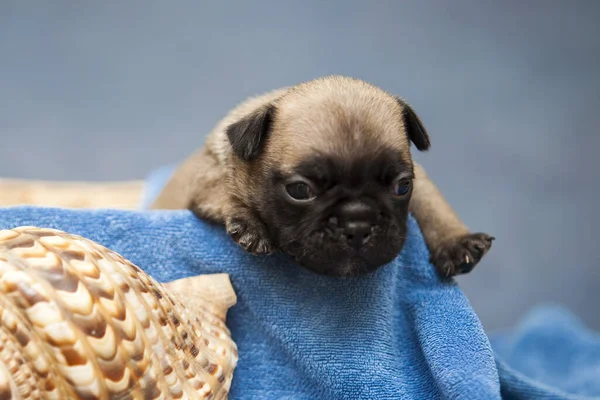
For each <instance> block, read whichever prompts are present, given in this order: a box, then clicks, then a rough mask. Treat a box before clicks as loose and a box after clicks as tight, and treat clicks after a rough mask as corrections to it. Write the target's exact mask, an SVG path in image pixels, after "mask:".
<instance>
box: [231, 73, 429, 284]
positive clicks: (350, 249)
mask: <svg viewBox="0 0 600 400" xmlns="http://www.w3.org/2000/svg"><path fill="white" fill-rule="evenodd" d="M226 132H227V136H228V139H229V142H230V144H231V146H232V150H233V153H234V155H235V157H236V158H237V159H238V161H240V162H241V163H242V165H243V166H244V167H245V171H246V174H247V176H248V177H250V179H251V182H252V185H254V188H253V190H252V193H253V194H254V195H253V199H251V203H252V204H253V208H254V211H255V212H256V213H257V215H258V216H260V218H261V219H262V221H263V222H264V223H265V225H266V226H267V228H268V230H269V233H270V235H271V239H272V240H273V241H274V242H275V243H276V245H277V247H278V248H279V249H280V250H282V251H284V252H286V253H288V254H290V255H292V256H293V257H294V258H295V259H296V261H297V262H298V263H299V264H301V265H303V266H305V267H307V268H309V269H312V270H314V271H316V272H318V273H323V274H327V275H334V276H349V275H359V274H363V273H367V272H370V271H373V270H375V269H376V268H378V267H380V266H382V265H384V264H387V263H389V262H390V261H392V260H393V259H394V258H395V257H396V256H397V255H398V253H399V252H400V251H401V249H402V247H403V245H404V241H405V237H406V219H407V216H408V204H409V200H410V197H411V193H412V179H413V163H412V157H411V152H410V143H411V142H412V143H414V145H415V146H416V147H417V149H419V150H422V151H424V150H427V149H428V148H429V145H430V144H429V136H428V134H427V132H426V130H425V128H424V127H423V124H422V123H421V122H420V120H419V118H418V117H417V115H416V114H415V113H414V111H413V110H412V109H411V108H410V106H409V105H408V104H406V103H405V102H404V101H403V100H401V99H399V98H398V97H395V96H392V95H390V94H388V93H386V92H384V91H383V90H381V89H379V88H377V87H374V86H372V85H370V84H367V83H365V82H362V81H359V80H355V79H350V78H343V77H328V78H322V79H318V80H314V81H310V82H307V83H304V84H301V85H298V86H296V87H293V88H291V89H289V90H288V91H287V92H286V93H285V94H283V95H282V96H281V97H279V98H277V99H276V100H275V101H273V102H272V103H268V104H266V105H263V106H262V107H260V108H259V109H257V110H255V111H254V112H253V113H251V114H250V115H248V116H246V117H245V118H243V119H241V120H240V121H238V122H236V123H234V124H233V125H231V126H229V128H228V129H227V130H226ZM246 182H248V180H246ZM240 190H245V189H243V188H240Z"/></svg>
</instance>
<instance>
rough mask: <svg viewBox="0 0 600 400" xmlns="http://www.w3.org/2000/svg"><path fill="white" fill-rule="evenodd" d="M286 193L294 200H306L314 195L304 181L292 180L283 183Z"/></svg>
mask: <svg viewBox="0 0 600 400" xmlns="http://www.w3.org/2000/svg"><path fill="white" fill-rule="evenodd" d="M285 190H286V192H287V194H288V195H289V196H290V197H291V198H292V199H294V200H296V201H307V200H311V199H312V198H313V197H314V194H313V191H312V189H311V188H310V186H309V185H308V184H306V183H305V182H292V183H288V184H287V185H285Z"/></svg>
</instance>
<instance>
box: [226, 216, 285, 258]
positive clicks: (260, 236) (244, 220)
mask: <svg viewBox="0 0 600 400" xmlns="http://www.w3.org/2000/svg"><path fill="white" fill-rule="evenodd" d="M225 229H226V230H227V233H228V234H229V236H231V238H232V239H233V240H234V241H235V242H236V243H237V244H239V245H240V246H242V247H243V248H244V250H246V251H247V252H248V253H250V254H256V255H259V254H270V253H272V252H273V245H272V243H271V241H270V240H269V235H268V233H267V228H266V227H265V225H264V224H263V223H262V222H261V221H259V220H258V219H257V218H256V217H252V216H245V215H244V216H241V215H235V216H232V217H229V218H227V220H226V221H225Z"/></svg>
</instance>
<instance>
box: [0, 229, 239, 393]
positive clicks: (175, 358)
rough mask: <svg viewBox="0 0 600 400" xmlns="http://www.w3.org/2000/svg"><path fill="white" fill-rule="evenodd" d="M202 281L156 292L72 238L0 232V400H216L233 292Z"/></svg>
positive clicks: (47, 232)
mask: <svg viewBox="0 0 600 400" xmlns="http://www.w3.org/2000/svg"><path fill="white" fill-rule="evenodd" d="M209 278H211V275H205V276H200V277H199V279H200V281H195V282H194V281H193V278H186V279H182V280H179V281H174V282H170V283H167V284H160V283H158V282H156V281H155V280H154V279H153V278H152V277H151V276H149V275H148V274H146V273H145V272H144V271H142V270H141V269H140V268H138V267H137V266H135V265H133V264H132V263H131V262H129V261H127V260H125V259H124V258H123V257H122V256H120V255H119V254H117V253H116V252H113V251H111V250H109V249H107V248H105V247H103V246H101V245H99V244H97V243H95V242H93V241H91V240H88V239H86V238H83V237H80V236H76V235H72V234H68V233H65V232H62V231H58V230H53V229H42V228H36V227H20V228H16V229H12V230H3V231H0V400H4V399H214V400H216V399H226V398H227V394H228V391H229V388H230V385H231V380H232V377H233V371H234V369H235V367H236V364H237V361H238V353H237V347H236V344H235V342H234V341H233V340H232V338H231V335H230V332H229V330H228V328H227V326H226V324H225V315H226V312H227V309H228V308H229V307H230V306H231V305H233V304H234V303H235V294H234V293H233V294H232V289H231V287H230V286H229V287H226V284H227V283H229V281H228V278H227V277H226V275H225V277H223V276H221V277H219V278H220V279H217V277H215V279H209ZM223 278H224V279H225V280H226V282H225V281H224V280H223ZM189 279H191V281H189ZM211 283H212V284H211ZM220 285H221V286H220Z"/></svg>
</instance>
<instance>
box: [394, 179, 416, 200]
mask: <svg viewBox="0 0 600 400" xmlns="http://www.w3.org/2000/svg"><path fill="white" fill-rule="evenodd" d="M411 184H412V181H411V180H410V179H400V180H398V181H396V183H394V194H395V195H396V196H404V195H406V194H407V193H408V192H409V191H410V186H411Z"/></svg>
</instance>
